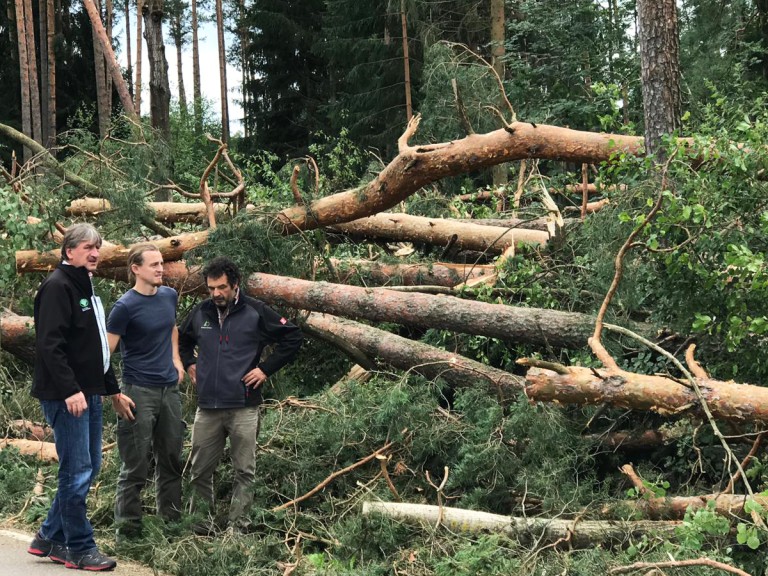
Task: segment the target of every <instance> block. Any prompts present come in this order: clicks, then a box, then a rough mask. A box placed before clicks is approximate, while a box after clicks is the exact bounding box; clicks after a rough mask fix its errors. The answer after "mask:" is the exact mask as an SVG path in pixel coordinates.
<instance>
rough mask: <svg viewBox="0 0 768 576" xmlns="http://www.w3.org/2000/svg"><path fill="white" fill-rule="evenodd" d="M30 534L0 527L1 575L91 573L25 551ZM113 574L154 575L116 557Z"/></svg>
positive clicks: (60, 575) (129, 575) (71, 574)
mask: <svg viewBox="0 0 768 576" xmlns="http://www.w3.org/2000/svg"><path fill="white" fill-rule="evenodd" d="M31 540H32V534H27V533H25V532H19V531H18V530H9V529H3V528H0V574H2V576H49V575H58V576H74V575H75V574H91V572H83V571H80V570H67V569H66V568H64V566H63V565H61V564H56V563H54V562H51V561H50V560H48V559H47V558H38V557H36V556H32V554H28V553H27V546H28V544H29V542H30V541H31ZM107 574H112V575H114V576H154V574H155V573H154V572H153V570H152V569H150V568H147V567H146V566H140V565H137V564H133V563H130V562H125V561H123V560H120V559H119V558H118V559H117V568H116V569H115V570H114V572H107Z"/></svg>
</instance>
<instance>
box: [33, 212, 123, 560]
mask: <svg viewBox="0 0 768 576" xmlns="http://www.w3.org/2000/svg"><path fill="white" fill-rule="evenodd" d="M100 247H101V236H100V235H99V233H98V232H97V231H96V229H95V228H93V226H91V225H89V224H76V225H74V226H72V227H71V228H69V229H68V230H67V232H66V233H65V234H64V242H63V244H62V247H61V260H62V262H61V263H60V264H59V265H58V266H57V268H56V269H55V270H54V271H53V272H52V273H51V274H50V275H49V276H48V277H47V278H46V279H45V280H44V281H43V283H42V284H41V285H40V289H39V290H38V291H37V295H36V296H35V307H34V310H35V312H34V316H35V371H34V376H33V379H32V396H34V397H35V398H38V399H39V400H40V404H41V406H42V409H43V413H44V414H45V418H46V420H47V421H48V423H49V424H50V426H51V427H52V428H53V433H54V438H55V441H56V453H57V454H58V457H59V473H58V480H59V483H58V490H57V492H56V496H55V497H54V499H53V502H52V503H51V508H50V510H49V511H48V516H47V518H46V519H45V521H44V522H43V524H42V526H41V527H40V530H39V531H38V533H37V535H36V536H35V538H34V539H33V540H32V543H31V544H30V546H29V549H28V552H29V553H30V554H34V555H35V556H47V557H49V558H50V559H51V560H53V561H54V562H57V563H62V564H64V565H65V566H66V567H67V568H77V569H81V570H90V571H103V570H113V569H114V568H115V566H116V564H117V563H116V562H115V561H114V560H113V559H111V558H108V557H107V556H104V555H103V554H102V553H101V552H99V550H98V548H97V547H96V542H95V541H94V539H93V528H92V527H91V524H90V522H89V521H88V516H87V514H86V498H87V496H88V490H89V489H90V487H91V483H92V482H93V479H94V478H95V477H96V475H97V474H98V472H99V468H100V467H101V431H102V430H101V429H102V400H101V396H102V395H119V394H120V388H119V387H118V385H117V379H116V378H115V374H114V372H113V371H112V367H111V366H110V363H109V348H108V345H107V333H106V328H105V326H106V323H105V321H104V307H103V306H102V304H101V299H100V298H99V297H98V296H96V295H95V294H94V291H93V285H92V284H91V275H92V273H93V271H94V270H96V266H97V265H98V262H99V248H100ZM128 403H130V399H129V398H126V399H124V400H123V402H121V403H117V405H118V406H120V409H121V410H125V409H128Z"/></svg>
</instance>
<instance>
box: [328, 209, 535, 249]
mask: <svg viewBox="0 0 768 576" xmlns="http://www.w3.org/2000/svg"><path fill="white" fill-rule="evenodd" d="M331 229H332V230H337V231H341V232H344V233H345V234H349V235H352V236H356V237H359V236H363V237H365V238H385V239H387V240H396V241H410V242H424V243H427V244H435V245H438V246H445V245H446V244H448V243H449V242H453V243H454V246H455V247H456V249H457V250H475V251H477V252H490V253H492V254H500V253H502V252H504V250H506V249H507V248H509V247H510V246H516V245H518V244H531V245H534V246H543V245H545V244H546V243H547V241H548V240H549V234H548V233H547V232H543V231H540V230H528V229H525V228H500V227H493V226H477V225H475V224H470V223H467V222H458V221H456V220H450V219H442V218H425V217H423V216H411V215H409V214H397V213H391V212H383V213H381V214H375V215H373V216H369V217H368V218H362V219H360V220H354V221H352V222H347V223H346V224H338V225H336V226H332V227H331ZM454 236H455V237H456V238H455V239H454Z"/></svg>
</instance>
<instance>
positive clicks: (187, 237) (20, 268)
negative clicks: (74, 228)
mask: <svg viewBox="0 0 768 576" xmlns="http://www.w3.org/2000/svg"><path fill="white" fill-rule="evenodd" d="M207 241H208V232H205V231H204V232H192V233H190V234H180V235H179V236H171V237H170V238H163V239H162V240H155V241H154V244H155V245H157V248H158V249H159V250H160V252H162V253H163V258H164V259H166V260H169V261H170V260H181V259H182V257H183V256H184V253H185V252H187V251H189V250H191V249H192V248H196V247H197V246H200V245H202V244H205V243H206V242H207ZM130 249H131V247H130V246H120V245H118V244H112V245H102V247H101V254H100V256H99V266H100V267H102V268H111V267H115V266H125V264H126V261H127V259H128V252H129V251H130ZM60 261H61V250H60V249H58V250H50V251H48V252H37V251H36V250H19V251H18V252H16V273H17V274H26V273H30V272H50V271H51V270H53V269H54V268H55V267H56V266H57V265H58V263H59V262H60Z"/></svg>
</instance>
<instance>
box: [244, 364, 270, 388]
mask: <svg viewBox="0 0 768 576" xmlns="http://www.w3.org/2000/svg"><path fill="white" fill-rule="evenodd" d="M266 379H267V375H266V374H264V372H262V370H261V368H254V369H253V370H251V371H250V372H248V373H247V374H246V375H245V376H243V382H244V383H245V385H246V386H251V387H252V388H253V389H254V390H255V389H256V388H258V387H259V386H261V385H262V384H264V382H265V381H266Z"/></svg>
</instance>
